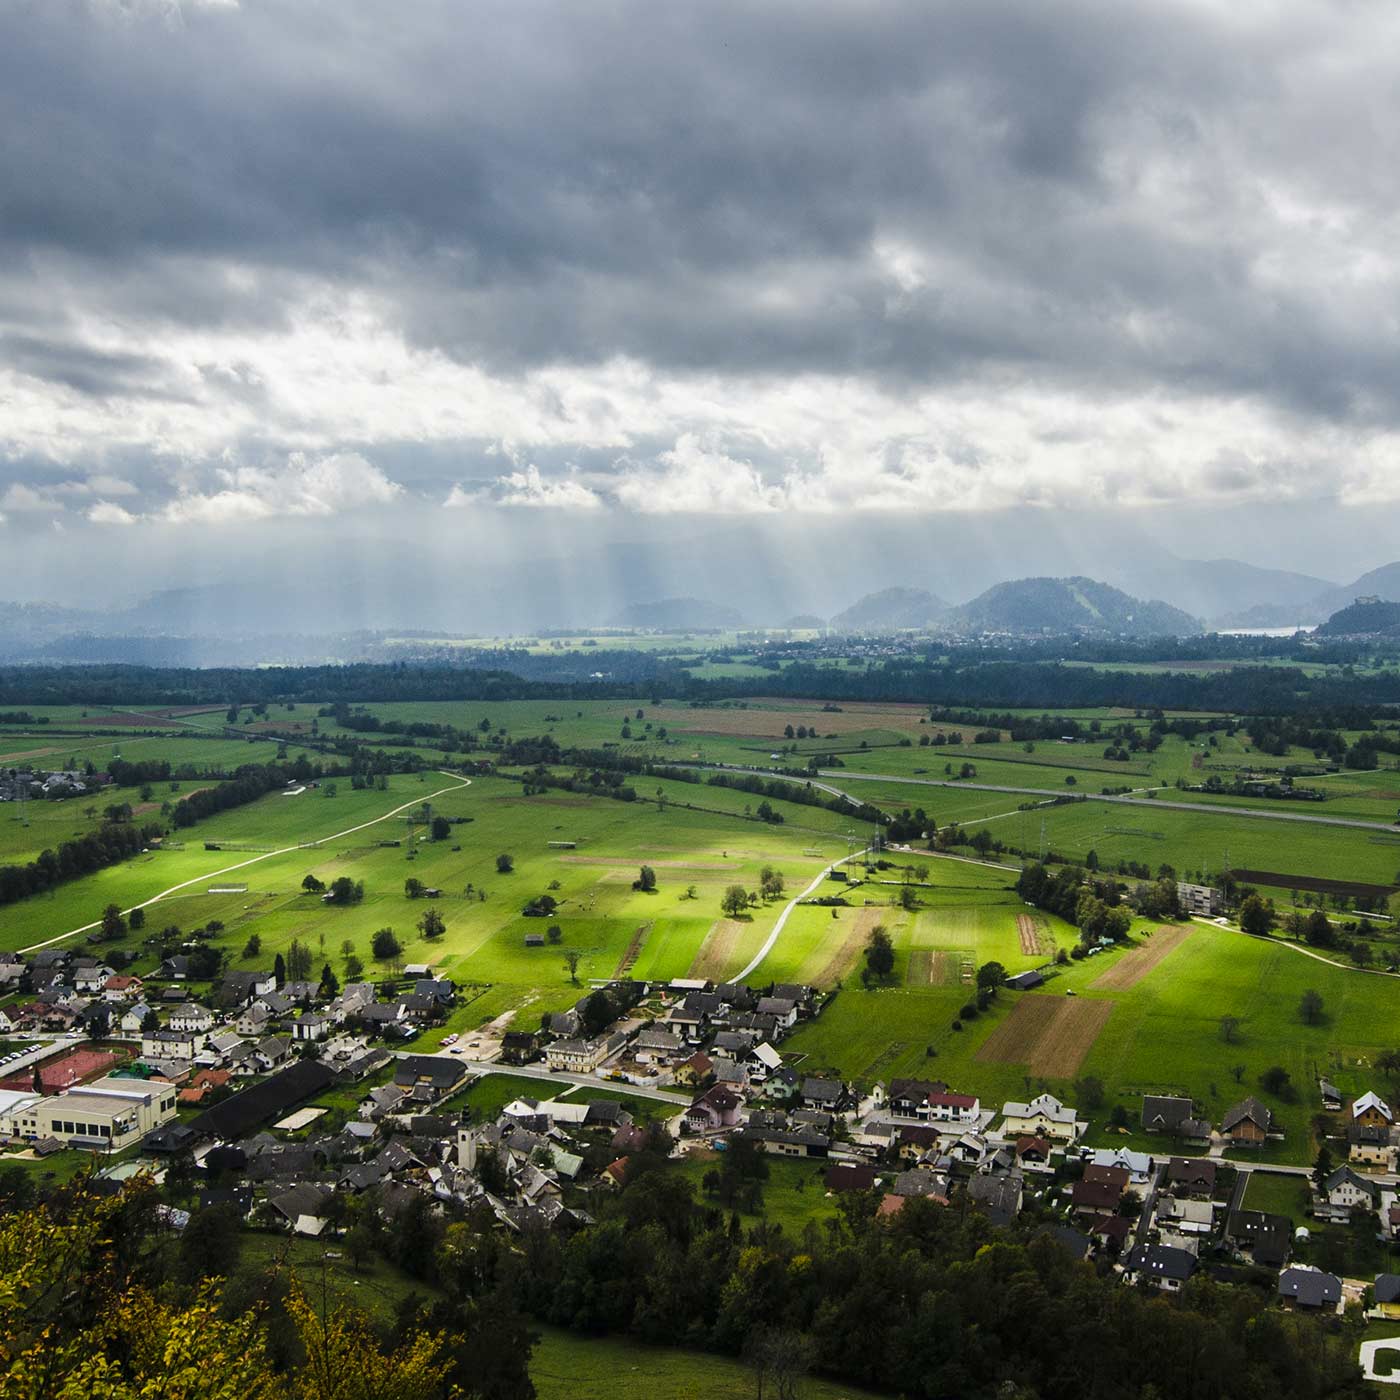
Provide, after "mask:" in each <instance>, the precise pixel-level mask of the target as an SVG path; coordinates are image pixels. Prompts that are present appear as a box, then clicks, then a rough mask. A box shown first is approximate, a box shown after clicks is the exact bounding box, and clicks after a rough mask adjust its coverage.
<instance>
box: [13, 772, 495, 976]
mask: <svg viewBox="0 0 1400 1400" xmlns="http://www.w3.org/2000/svg"><path fill="white" fill-rule="evenodd" d="M438 772H439V773H441V774H442V776H443V777H444V778H456V779H457V781H456V782H454V783H453V784H452V785H451V786H450V787H445V788H438V790H437V791H436V792H428V793H420V794H419V795H418V796H417V797H415V798H414V799H413V800H412V801H411V802H405V803H403V804H402V805H401V806H398V807H395V808H394V810H393V811H392V812H385V813H384V815H383V816H382V817H372V818H371V819H370V820H369V821H367V822H361V823H360V824H359V825H358V826H348V827H346V828H345V830H344V831H337V832H336V833H335V834H334V835H332V836H322V837H318V838H317V839H316V840H315V841H298V842H297V843H296V845H294V846H283V847H282V848H281V849H280V850H276V851H264V852H263V853H262V854H261V855H256V856H252V857H250V858H249V859H248V860H240V861H239V862H238V863H237V864H236V865H226V866H224V867H223V869H221V870H207V871H205V872H204V874H202V875H196V876H195V877H194V879H193V880H182V881H181V882H180V883H179V884H178V885H171V886H170V888H169V889H166V890H161V892H160V893H159V894H153V895H152V896H151V897H150V898H149V899H143V900H142V901H141V902H140V903H139V904H133V905H132V906H131V909H145V908H147V907H148V906H150V905H152V904H155V903H156V902H157V901H158V900H162V899H164V898H165V897H166V896H167V895H172V894H176V893H178V892H179V891H180V890H187V889H189V887H190V886H191V885H202V884H206V883H207V882H208V881H210V880H217V879H218V878H219V877H220V876H222V875H231V874H232V873H233V872H234V871H235V870H244V869H246V868H247V867H248V866H250V865H256V864H257V863H258V862H259V861H260V860H271V859H272V858H273V856H285V855H288V854H290V853H291V852H292V851H303V850H306V849H307V848H308V847H310V846H323V845H325V844H326V843H327V842H329V841H339V840H340V839H341V838H342V837H345V836H353V835H354V834H355V833H356V832H357V831H364V830H366V829H367V828H368V827H371V826H378V825H379V823H380V822H387V821H391V820H392V819H393V818H394V817H397V816H398V815H399V814H400V813H401V812H406V811H408V809H409V808H410V807H418V806H420V805H421V804H422V803H424V802H431V801H432V800H433V798H435V797H441V796H442V795H443V793H446V792H456V791H457V790H458V789H459V788H464V787H470V786H471V782H472V780H471V779H470V778H464V777H462V776H461V775H460V774H459V773H448V772H446V771H445V770H443V769H438ZM131 909H123V910H122V913H123V914H130V913H131ZM101 922H102V921H101V920H100V919H95V920H94V921H93V922H92V923H90V924H83V925H82V926H81V927H80V928H70V929H69V930H68V932H67V933H58V934H55V935H54V936H53V937H52V938H46V939H44V941H43V942H42V943H31V944H30V945H29V947H27V948H21V949H20V950H19V951H20V952H21V953H37V952H38V951H39V949H40V948H47V947H49V945H50V944H53V943H62V942H63V940H64V939H65V938H74V937H76V936H77V935H78V934H80V933H87V932H89V931H90V930H92V929H95V928H97V927H98V925H99V924H100V923H101Z"/></svg>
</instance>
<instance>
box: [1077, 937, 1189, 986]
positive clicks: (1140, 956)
mask: <svg viewBox="0 0 1400 1400" xmlns="http://www.w3.org/2000/svg"><path fill="white" fill-rule="evenodd" d="M1190 933H1191V925H1190V924H1163V925H1162V927H1161V928H1159V929H1158V930H1157V932H1156V933H1154V934H1153V935H1152V937H1151V938H1150V939H1147V940H1146V941H1145V942H1144V943H1142V944H1141V946H1139V947H1137V948H1130V949H1129V950H1128V951H1127V952H1126V953H1124V954H1123V955H1122V956H1121V957H1120V958H1119V959H1118V961H1117V962H1115V963H1114V964H1113V966H1112V967H1110V968H1108V969H1107V970H1106V971H1104V972H1103V973H1101V974H1100V975H1099V976H1098V977H1096V978H1095V979H1094V980H1093V981H1092V982H1091V983H1090V984H1089V985H1090V986H1091V987H1092V988H1093V989H1094V990H1095V991H1096V992H1098V991H1103V992H1125V991H1127V990H1128V988H1129V987H1136V986H1137V984H1138V983H1139V982H1141V981H1142V979H1143V978H1144V977H1146V976H1147V974H1148V973H1149V972H1151V971H1152V969H1153V968H1154V967H1156V966H1157V964H1158V963H1159V962H1161V961H1162V959H1163V958H1165V957H1166V956H1167V954H1168V953H1170V952H1171V951H1172V949H1173V948H1176V947H1179V946H1180V945H1181V944H1182V943H1183V942H1184V941H1185V940H1186V938H1187V937H1188V936H1189V935H1190Z"/></svg>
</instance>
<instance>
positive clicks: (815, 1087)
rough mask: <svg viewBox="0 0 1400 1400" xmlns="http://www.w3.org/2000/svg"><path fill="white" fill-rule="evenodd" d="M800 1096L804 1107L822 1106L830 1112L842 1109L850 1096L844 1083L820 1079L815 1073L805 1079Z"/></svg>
mask: <svg viewBox="0 0 1400 1400" xmlns="http://www.w3.org/2000/svg"><path fill="white" fill-rule="evenodd" d="M800 1096H801V1099H802V1106H803V1107H804V1108H821V1109H826V1110H828V1111H830V1112H835V1111H837V1110H838V1109H840V1108H841V1107H842V1106H843V1104H845V1103H846V1102H847V1101H848V1100H849V1097H850V1096H849V1095H848V1094H847V1092H846V1086H845V1085H844V1084H840V1083H838V1082H837V1081H836V1080H834V1079H819V1078H817V1077H816V1076H815V1075H808V1076H807V1077H806V1078H805V1079H803V1081H802V1089H801V1092H800Z"/></svg>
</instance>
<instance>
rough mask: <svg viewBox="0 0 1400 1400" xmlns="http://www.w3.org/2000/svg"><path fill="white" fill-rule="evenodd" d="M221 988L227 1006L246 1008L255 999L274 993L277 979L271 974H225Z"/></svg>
mask: <svg viewBox="0 0 1400 1400" xmlns="http://www.w3.org/2000/svg"><path fill="white" fill-rule="evenodd" d="M221 988H222V991H223V996H224V1000H225V1001H226V1002H227V1003H228V1005H230V1006H247V1005H248V1003H249V1002H251V1001H253V1000H254V999H255V998H257V997H260V996H266V995H267V993H269V992H275V991H276V990H277V978H276V976H275V975H274V974H273V973H272V972H226V973H224V980H223V982H222V983H221Z"/></svg>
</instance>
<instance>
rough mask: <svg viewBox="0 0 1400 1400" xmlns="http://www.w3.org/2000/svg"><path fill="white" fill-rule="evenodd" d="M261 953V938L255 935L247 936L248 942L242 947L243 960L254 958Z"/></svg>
mask: <svg viewBox="0 0 1400 1400" xmlns="http://www.w3.org/2000/svg"><path fill="white" fill-rule="evenodd" d="M261 952H262V938H261V937H260V936H259V935H258V934H256V933H250V934H249V935H248V941H247V942H246V943H245V944H244V945H243V956H244V957H245V958H255V957H257V955H258V954H259V953H261Z"/></svg>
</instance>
